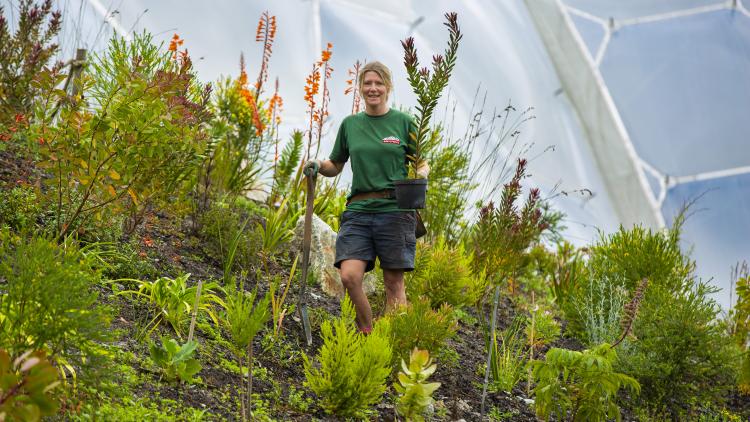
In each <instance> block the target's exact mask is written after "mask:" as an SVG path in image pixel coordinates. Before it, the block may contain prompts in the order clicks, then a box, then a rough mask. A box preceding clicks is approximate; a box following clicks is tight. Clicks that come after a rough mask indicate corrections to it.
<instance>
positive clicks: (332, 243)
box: [294, 214, 377, 298]
mask: <svg viewBox="0 0 750 422" xmlns="http://www.w3.org/2000/svg"><path fill="white" fill-rule="evenodd" d="M304 227H305V217H304V215H303V216H302V217H300V218H299V220H298V221H297V226H296V227H295V228H294V237H295V240H294V243H295V244H296V245H299V248H300V265H302V262H301V260H302V254H301V248H302V236H303V234H304ZM335 259H336V232H335V231H333V229H331V227H330V226H329V225H328V224H326V223H325V221H323V220H321V219H320V217H318V216H317V215H315V214H313V219H312V239H311V242H310V269H309V271H310V272H311V273H312V274H314V276H315V278H316V279H317V280H318V282H319V283H320V288H321V289H322V290H323V291H324V292H325V293H326V294H327V295H329V296H332V297H337V298H341V297H343V296H344V286H343V285H342V284H341V276H340V275H339V271H338V269H337V268H336V267H334V266H333V263H334V260H335ZM300 270H301V269H300ZM376 281H377V277H375V275H374V274H372V273H367V274H365V279H364V281H363V286H364V290H365V293H366V294H370V293H372V292H374V291H375V283H376Z"/></svg>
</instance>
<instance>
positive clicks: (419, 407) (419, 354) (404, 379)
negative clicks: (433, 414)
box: [393, 348, 440, 421]
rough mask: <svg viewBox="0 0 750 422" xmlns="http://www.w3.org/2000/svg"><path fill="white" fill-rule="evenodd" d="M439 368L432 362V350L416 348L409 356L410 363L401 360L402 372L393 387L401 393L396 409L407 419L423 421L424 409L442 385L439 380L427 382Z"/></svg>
mask: <svg viewBox="0 0 750 422" xmlns="http://www.w3.org/2000/svg"><path fill="white" fill-rule="evenodd" d="M435 369H437V365H434V364H433V363H432V358H430V352H428V351H427V350H419V349H417V348H414V350H412V352H411V356H410V357H409V365H408V366H407V365H406V362H405V361H404V360H403V359H402V360H401V372H399V374H398V382H397V383H394V384H393V388H395V389H396V391H397V392H398V393H399V397H398V402H397V403H396V411H397V412H398V413H399V415H401V416H403V417H404V418H406V420H407V421H423V420H424V417H423V416H422V414H423V413H424V410H425V409H426V408H427V406H429V405H430V404H431V403H432V402H433V401H434V400H433V399H432V393H434V392H435V390H437V389H438V387H440V383H439V382H429V383H428V382H426V381H427V378H429V377H430V375H432V374H433V373H434V372H435Z"/></svg>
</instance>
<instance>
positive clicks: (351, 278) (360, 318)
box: [340, 259, 372, 332]
mask: <svg viewBox="0 0 750 422" xmlns="http://www.w3.org/2000/svg"><path fill="white" fill-rule="evenodd" d="M366 267H367V261H360V260H358V259H347V260H344V261H341V270H340V273H341V283H342V284H343V285H344V288H345V289H346V292H347V293H348V294H349V299H351V300H352V303H353V304H354V309H355V310H356V311H357V327H358V328H359V330H360V331H365V332H369V331H370V330H371V329H372V308H370V302H368V301H367V295H365V291H364V289H363V288H362V280H363V279H364V277H365V269H366Z"/></svg>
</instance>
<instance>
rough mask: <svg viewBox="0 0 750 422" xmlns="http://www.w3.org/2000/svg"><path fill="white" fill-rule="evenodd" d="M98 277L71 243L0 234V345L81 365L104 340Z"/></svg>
mask: <svg viewBox="0 0 750 422" xmlns="http://www.w3.org/2000/svg"><path fill="white" fill-rule="evenodd" d="M99 280H100V277H99V274H98V273H96V272H95V271H93V270H92V263H91V262H90V261H89V258H88V257H87V256H86V255H84V254H83V253H81V251H80V250H79V249H78V248H77V247H76V246H75V245H74V244H73V243H72V242H68V243H65V244H63V245H57V243H56V242H55V241H54V240H51V239H47V238H44V237H32V238H30V239H25V238H21V237H18V236H13V235H11V234H9V232H8V231H2V232H0V344H2V345H3V348H5V349H6V350H7V351H8V352H9V353H10V354H12V355H20V354H21V353H23V352H25V351H27V350H43V351H45V352H46V353H47V355H48V356H49V357H50V359H52V360H60V359H64V360H66V361H67V362H68V363H70V364H73V365H82V364H83V363H84V362H86V361H87V360H88V358H89V357H90V355H91V354H92V353H94V352H95V351H96V350H98V346H97V345H96V342H97V341H103V340H106V339H107V338H109V334H108V327H109V320H110V318H111V317H110V310H109V309H108V308H107V307H105V306H102V305H101V304H99V303H97V296H98V295H97V292H96V290H95V287H96V285H97V283H99Z"/></svg>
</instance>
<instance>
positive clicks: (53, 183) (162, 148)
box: [29, 33, 210, 239]
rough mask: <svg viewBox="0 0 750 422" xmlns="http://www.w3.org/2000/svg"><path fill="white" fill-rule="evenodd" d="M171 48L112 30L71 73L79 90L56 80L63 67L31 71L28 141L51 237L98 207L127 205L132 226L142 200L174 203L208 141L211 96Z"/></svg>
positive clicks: (97, 214) (98, 212)
mask: <svg viewBox="0 0 750 422" xmlns="http://www.w3.org/2000/svg"><path fill="white" fill-rule="evenodd" d="M179 56H180V57H179V59H176V58H175V57H174V56H173V54H172V52H169V51H164V50H162V49H160V48H159V46H156V45H154V43H153V39H152V37H151V36H150V35H148V34H146V33H143V34H136V35H135V36H134V37H133V39H132V41H127V40H125V39H123V38H119V37H113V38H112V39H111V41H110V43H109V47H108V48H107V50H105V51H104V52H103V53H101V54H100V55H98V56H96V57H94V58H93V59H92V60H91V61H89V62H87V64H86V67H85V70H84V71H83V72H81V74H80V75H79V77H78V78H77V80H76V81H75V82H74V86H75V87H76V89H77V90H78V93H77V95H74V96H70V95H69V94H68V93H67V92H65V91H63V90H60V89H55V88H56V87H57V86H58V85H59V84H60V83H61V81H62V80H64V79H65V77H66V75H63V74H60V73H59V72H58V71H56V70H43V71H41V72H38V73H37V75H36V76H35V77H36V80H35V84H37V86H39V87H40V89H41V91H42V92H43V93H44V98H43V99H42V100H40V101H38V102H37V103H38V107H37V110H36V111H35V116H36V117H37V119H36V120H35V121H34V125H33V126H32V133H33V136H32V138H33V142H30V144H29V145H30V146H32V147H33V148H34V149H35V150H36V152H37V153H38V154H39V157H40V161H39V162H38V163H37V165H38V166H39V167H42V168H44V169H46V171H47V172H48V173H49V174H50V176H51V177H50V178H49V179H46V180H45V182H46V183H47V184H48V186H49V189H48V190H47V192H48V197H47V198H46V200H47V203H48V204H49V208H50V210H51V211H52V212H53V213H54V216H55V217H56V218H55V229H56V232H57V235H58V238H59V239H60V238H62V237H64V236H65V235H66V234H68V233H71V232H75V231H76V230H77V228H78V227H80V226H81V225H83V224H84V223H85V222H86V221H87V220H89V219H92V218H93V219H97V220H100V221H102V220H105V217H106V215H103V214H102V211H103V210H106V209H113V210H118V211H121V212H125V213H126V215H127V218H128V223H127V224H126V228H127V229H128V231H132V230H133V229H134V228H135V226H136V224H137V223H138V222H139V221H140V219H141V218H142V217H143V215H144V214H143V213H144V212H145V210H147V209H148V208H149V207H152V206H166V205H169V206H170V207H171V208H174V206H175V198H176V196H179V194H180V193H181V192H183V191H184V190H185V189H186V188H185V182H186V180H188V179H189V178H190V177H191V176H192V173H193V172H194V171H195V170H196V169H197V168H198V164H199V163H200V161H201V159H202V153H203V152H204V150H205V148H206V139H207V134H206V131H205V128H204V124H203V123H204V122H206V121H207V120H208V117H209V113H208V111H207V103H208V100H209V96H210V87H203V86H201V85H200V83H199V82H198V81H197V79H196V78H195V75H194V73H193V69H192V64H191V61H190V58H189V57H188V56H187V55H179ZM84 98H85V101H84Z"/></svg>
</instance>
